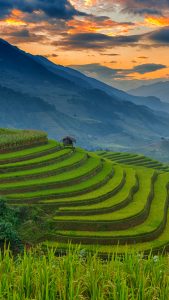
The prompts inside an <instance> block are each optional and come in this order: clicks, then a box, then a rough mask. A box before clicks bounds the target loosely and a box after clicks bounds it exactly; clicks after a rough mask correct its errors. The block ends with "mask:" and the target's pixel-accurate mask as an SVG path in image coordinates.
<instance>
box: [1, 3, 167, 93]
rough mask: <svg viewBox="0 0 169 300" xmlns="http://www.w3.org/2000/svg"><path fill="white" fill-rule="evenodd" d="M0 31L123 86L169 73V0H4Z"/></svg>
mask: <svg viewBox="0 0 169 300" xmlns="http://www.w3.org/2000/svg"><path fill="white" fill-rule="evenodd" d="M0 37H1V38H3V39H6V40H7V41H9V42H10V43H12V44H14V45H17V46H18V47H20V48H21V49H23V50H25V51H27V52H30V53H32V54H38V55H44V56H46V57H47V58H48V59H50V60H52V61H53V62H55V63H57V64H62V65H65V66H73V67H74V68H77V69H79V70H81V71H82V72H85V73H86V74H89V75H90V76H93V77H96V78H99V79H101V80H104V81H105V82H108V83H109V84H112V85H114V86H116V87H120V88H124V89H128V88H131V87H134V86H135V85H139V84H140V83H144V82H151V80H153V81H154V80H155V81H156V80H157V81H158V80H161V79H162V80H168V79H169V58H168V57H169V0H159V1H157V0H148V1H146V0H48V1H44V0H0Z"/></svg>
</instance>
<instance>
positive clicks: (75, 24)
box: [67, 18, 133, 35]
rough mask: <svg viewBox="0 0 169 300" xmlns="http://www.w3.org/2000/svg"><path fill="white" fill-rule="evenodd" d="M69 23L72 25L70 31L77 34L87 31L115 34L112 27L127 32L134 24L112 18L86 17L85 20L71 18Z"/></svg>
mask: <svg viewBox="0 0 169 300" xmlns="http://www.w3.org/2000/svg"><path fill="white" fill-rule="evenodd" d="M67 25H68V26H69V27H70V29H69V33H71V34H75V33H82V32H83V33H86V32H105V31H106V32H107V31H110V32H107V34H109V35H114V31H113V34H112V29H113V28H116V29H119V30H120V31H121V30H122V31H121V32H123V31H124V32H127V31H128V27H130V26H132V25H133V24H128V23H118V22H115V21H113V20H111V19H108V18H107V19H104V20H98V19H93V20H92V19H85V20H78V19H74V20H70V21H68V22H67Z"/></svg>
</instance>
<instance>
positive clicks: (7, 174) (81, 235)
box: [0, 141, 169, 252]
mask: <svg viewBox="0 0 169 300" xmlns="http://www.w3.org/2000/svg"><path fill="white" fill-rule="evenodd" d="M99 155H101V156H102V157H100V156H98V155H96V154H95V153H87V152H85V151H84V150H82V149H79V148H76V149H74V148H70V147H67V148H63V146H62V145H61V144H59V143H57V142H55V141H48V143H47V144H45V145H41V146H37V147H35V146H34V147H32V148H29V149H25V150H19V151H16V152H11V153H6V154H0V195H1V197H3V198H5V199H6V201H7V202H8V203H9V204H10V205H13V206H18V207H23V210H24V209H25V211H26V210H27V209H29V210H30V211H31V212H32V211H34V209H36V212H37V211H38V216H37V215H36V218H35V216H34V218H32V220H30V219H29V220H26V219H25V222H24V223H23V224H22V226H21V228H20V234H21V237H22V238H23V239H24V240H25V241H27V242H35V243H37V242H43V243H44V244H48V245H53V246H55V245H56V244H57V243H59V244H60V246H61V247H65V246H66V245H67V243H68V242H69V241H71V242H72V243H73V244H75V243H80V244H82V245H85V247H86V248H90V247H92V246H93V245H99V249H100V251H102V252H109V251H113V250H115V249H116V251H119V252H123V251H124V248H125V247H124V245H126V244H127V245H128V248H129V249H131V248H133V247H134V249H138V250H148V249H151V248H153V249H156V248H159V247H160V248H162V247H163V246H165V245H168V244H169V212H168V188H169V173H168V172H165V171H168V169H167V168H168V167H167V166H164V165H162V164H160V163H158V162H155V161H151V160H150V159H148V158H145V157H141V156H136V155H132V154H131V155H130V154H119V153H116V154H115V153H114V154H112V153H109V152H108V153H106V152H104V153H103V152H101V153H99ZM111 160H112V161H111ZM152 167H153V168H152ZM117 245H118V250H117Z"/></svg>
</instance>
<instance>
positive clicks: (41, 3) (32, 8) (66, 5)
mask: <svg viewBox="0 0 169 300" xmlns="http://www.w3.org/2000/svg"><path fill="white" fill-rule="evenodd" d="M14 9H18V10H20V11H22V12H24V13H29V14H31V13H33V12H40V13H43V14H45V15H46V16H48V17H52V18H58V19H65V20H69V19H72V18H73V17H74V16H80V15H85V14H84V13H82V12H79V11H78V10H76V9H75V8H74V6H73V5H72V4H71V3H70V2H69V1H68V0H48V1H46V0H31V1H29V0H0V17H1V18H4V17H7V16H8V15H10V13H11V12H12V10H14Z"/></svg>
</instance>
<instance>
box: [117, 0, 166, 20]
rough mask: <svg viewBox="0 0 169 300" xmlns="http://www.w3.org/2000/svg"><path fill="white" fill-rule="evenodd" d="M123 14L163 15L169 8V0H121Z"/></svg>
mask: <svg viewBox="0 0 169 300" xmlns="http://www.w3.org/2000/svg"><path fill="white" fill-rule="evenodd" d="M115 2H119V3H120V4H121V5H122V7H123V8H122V12H127V13H133V14H140V15H159V16H160V15H163V13H164V12H165V11H166V10H167V11H168V7H169V0H160V1H158V0H137V1H136V0H119V1H115Z"/></svg>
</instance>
